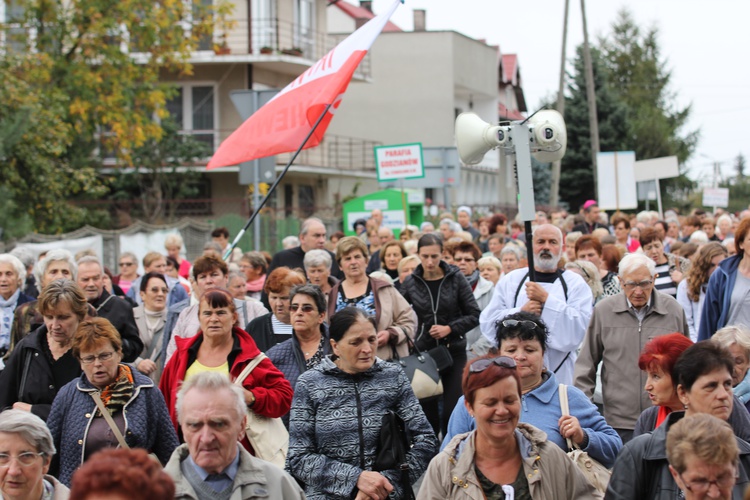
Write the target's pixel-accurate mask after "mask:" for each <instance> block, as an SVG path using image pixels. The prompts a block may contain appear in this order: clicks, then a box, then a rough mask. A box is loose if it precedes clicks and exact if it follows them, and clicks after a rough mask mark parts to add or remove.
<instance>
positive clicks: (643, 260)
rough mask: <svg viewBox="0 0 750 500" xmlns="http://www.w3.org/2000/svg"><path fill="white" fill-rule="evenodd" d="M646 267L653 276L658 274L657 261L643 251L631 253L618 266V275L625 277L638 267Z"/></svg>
mask: <svg viewBox="0 0 750 500" xmlns="http://www.w3.org/2000/svg"><path fill="white" fill-rule="evenodd" d="M641 267H645V268H646V269H648V272H649V274H650V275H651V276H654V275H655V274H656V263H655V262H654V261H653V260H652V259H651V258H649V257H647V256H645V255H644V254H642V253H629V254H627V255H626V256H625V257H623V258H622V260H621V261H620V265H619V266H618V268H617V271H618V273H617V274H618V276H620V277H623V276H625V275H626V274H630V273H632V272H633V271H635V270H636V269H638V268H641Z"/></svg>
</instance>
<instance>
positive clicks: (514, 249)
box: [500, 244, 523, 260]
mask: <svg viewBox="0 0 750 500" xmlns="http://www.w3.org/2000/svg"><path fill="white" fill-rule="evenodd" d="M508 253H512V254H513V255H515V256H516V259H518V260H521V257H523V254H521V247H519V246H518V245H512V244H511V245H505V246H504V247H503V249H502V250H500V258H501V259H502V258H503V255H505V254H508Z"/></svg>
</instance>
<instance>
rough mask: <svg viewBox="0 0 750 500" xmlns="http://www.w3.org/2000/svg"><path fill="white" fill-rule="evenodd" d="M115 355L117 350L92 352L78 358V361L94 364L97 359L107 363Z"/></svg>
mask: <svg viewBox="0 0 750 500" xmlns="http://www.w3.org/2000/svg"><path fill="white" fill-rule="evenodd" d="M114 355H115V351H108V352H103V353H100V354H91V355H90V356H80V357H79V358H78V361H80V362H81V363H82V364H84V365H92V364H94V363H95V362H96V360H97V359H98V360H99V361H101V362H102V363H105V362H107V361H109V360H110V359H112V358H113V357H114Z"/></svg>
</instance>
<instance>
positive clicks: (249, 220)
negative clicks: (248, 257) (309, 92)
mask: <svg viewBox="0 0 750 500" xmlns="http://www.w3.org/2000/svg"><path fill="white" fill-rule="evenodd" d="M331 106H332V104H326V107H325V109H324V110H323V112H322V113H321V114H320V116H319V117H318V119H317V120H316V121H315V124H314V125H313V126H312V128H311V129H310V132H308V134H307V136H306V137H305V140H304V141H302V144H300V145H299V148H297V151H295V152H294V155H293V156H292V158H291V159H290V160H289V163H287V164H286V166H285V167H284V170H282V171H281V174H279V176H278V177H277V178H276V180H275V181H273V184H271V187H270V188H268V193H267V194H266V196H265V197H264V198H263V200H262V201H261V202H260V205H258V208H257V209H255V210H254V211H253V214H252V215H251V216H250V218H249V219H248V220H247V223H245V227H243V228H242V230H240V232H239V233H237V236H236V237H235V238H234V241H233V242H232V244H231V245H229V247H228V248H227V251H226V252H225V253H224V260H227V259H229V256H230V255H232V250H234V247H236V246H237V243H238V242H239V241H240V239H241V238H242V236H243V235H244V234H245V231H247V228H248V227H250V224H252V223H253V221H254V220H255V218H256V217H257V216H258V214H259V213H260V210H261V209H262V208H263V206H264V205H265V204H266V202H268V199H269V198H270V197H271V195H272V194H273V192H274V191H275V190H276V186H278V185H279V183H280V182H281V180H282V179H283V178H284V176H285V175H286V173H287V172H288V171H289V169H290V168H291V166H292V163H294V160H296V159H297V157H298V156H299V154H300V152H302V148H304V147H305V144H307V141H309V140H310V137H312V135H313V133H314V132H315V129H316V128H318V125H320V122H321V121H323V117H324V116H325V115H326V113H328V110H329V109H331Z"/></svg>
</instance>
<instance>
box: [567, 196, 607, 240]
mask: <svg viewBox="0 0 750 500" xmlns="http://www.w3.org/2000/svg"><path fill="white" fill-rule="evenodd" d="M582 210H583V222H582V223H580V224H578V225H576V226H573V231H580V232H582V233H583V234H591V233H593V232H594V229H598V228H600V227H602V228H604V229H607V231H609V229H608V228H607V226H606V225H604V224H602V223H601V221H600V220H599V213H600V212H601V210H599V204H598V203H597V202H596V200H588V201H587V202H586V203H584V204H583V209H582Z"/></svg>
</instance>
